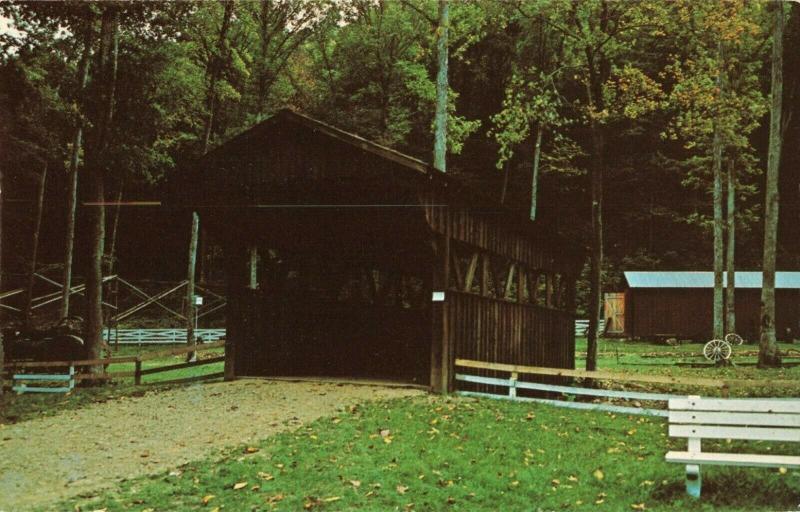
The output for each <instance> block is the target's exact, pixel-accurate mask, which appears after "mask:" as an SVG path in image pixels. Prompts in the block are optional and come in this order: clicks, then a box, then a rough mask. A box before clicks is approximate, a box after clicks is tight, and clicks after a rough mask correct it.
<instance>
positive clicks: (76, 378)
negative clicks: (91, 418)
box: [3, 340, 225, 391]
mask: <svg viewBox="0 0 800 512" xmlns="http://www.w3.org/2000/svg"><path fill="white" fill-rule="evenodd" d="M224 346H225V341H224V340H220V341H217V342H214V343H209V344H207V345H195V346H188V345H187V346H183V347H179V348H173V349H170V350H161V351H158V352H152V353H149V354H144V355H140V356H126V357H108V358H105V359H86V360H80V361H24V362H17V363H6V364H5V365H3V369H4V370H5V371H7V372H9V373H10V374H11V376H12V379H14V380H59V379H60V377H59V376H58V374H55V373H50V374H35V375H34V374H25V373H15V372H17V371H18V370H23V371H25V370H34V371H38V370H42V371H49V369H57V368H72V369H74V368H75V367H80V366H101V365H102V366H108V365H111V364H120V363H134V370H133V371H118V372H106V371H104V372H103V373H100V374H94V373H74V371H72V370H71V371H72V372H73V373H71V375H73V378H72V386H74V382H80V381H82V380H113V379H121V378H130V377H133V379H134V384H135V385H141V384H142V376H144V375H152V374H156V373H162V372H169V371H173V370H180V369H184V368H190V367H195V366H203V365H208V364H214V363H220V362H223V361H225V356H218V357H211V358H208V359H201V360H198V361H191V362H185V363H178V364H171V365H166V366H159V367H157V368H146V369H143V368H142V363H143V362H145V361H150V360H153V359H159V358H162V357H168V356H176V355H181V354H189V353H192V352H198V353H199V352H204V351H207V350H212V349H215V348H221V347H224ZM47 375H49V376H51V377H53V378H52V379H49V378H48V379H43V378H41V377H42V376H47ZM223 376H224V373H223V372H217V373H212V374H207V375H196V376H192V377H182V378H178V379H172V380H161V381H158V382H157V383H158V384H175V383H182V382H191V381H198V380H209V379H216V378H220V377H223ZM27 390H28V391H30V390H31V388H28V389H27ZM70 390H71V388H70Z"/></svg>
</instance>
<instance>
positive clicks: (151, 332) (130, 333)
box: [103, 329, 225, 345]
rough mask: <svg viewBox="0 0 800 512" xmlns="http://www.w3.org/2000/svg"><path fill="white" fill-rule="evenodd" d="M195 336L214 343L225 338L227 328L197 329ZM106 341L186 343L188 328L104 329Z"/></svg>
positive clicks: (144, 343) (124, 343)
mask: <svg viewBox="0 0 800 512" xmlns="http://www.w3.org/2000/svg"><path fill="white" fill-rule="evenodd" d="M194 335H195V338H203V342H204V343H212V342H214V341H219V340H221V339H223V338H225V329H195V330H194ZM103 339H105V341H106V343H109V344H112V345H113V344H115V343H119V344H120V345H159V344H165V345H166V344H170V343H186V329H119V330H114V329H111V330H109V329H104V330H103Z"/></svg>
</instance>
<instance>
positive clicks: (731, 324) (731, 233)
mask: <svg viewBox="0 0 800 512" xmlns="http://www.w3.org/2000/svg"><path fill="white" fill-rule="evenodd" d="M735 167H736V161H735V160H734V158H733V157H731V159H730V160H729V161H728V180H727V181H728V212H727V214H728V218H727V220H728V226H727V227H728V240H727V242H728V246H727V254H726V257H725V265H726V266H727V273H728V286H727V289H726V296H725V330H726V331H727V332H736V264H735V257H736V169H735Z"/></svg>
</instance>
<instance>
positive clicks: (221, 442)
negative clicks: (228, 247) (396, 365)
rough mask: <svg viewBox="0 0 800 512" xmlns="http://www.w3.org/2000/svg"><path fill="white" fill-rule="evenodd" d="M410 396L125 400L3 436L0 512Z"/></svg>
mask: <svg viewBox="0 0 800 512" xmlns="http://www.w3.org/2000/svg"><path fill="white" fill-rule="evenodd" d="M419 394H422V392H421V391H418V390H412V389H405V388H389V387H379V386H366V385H353V384H335V383H319V382H285V381H268V380H255V379H254V380H238V381H234V382H220V383H215V384H197V385H194V386H190V387H183V388H174V389H171V390H167V391H160V392H155V391H153V392H149V393H147V394H146V395H144V396H141V397H127V398H125V397H120V398H118V399H115V400H112V401H108V402H105V403H99V404H93V405H91V406H89V407H85V408H82V409H78V410H71V411H65V412H63V413H60V414H57V415H55V416H52V417H46V418H39V419H35V420H31V421H25V422H22V423H18V424H14V425H6V426H5V427H3V428H2V429H0V512H12V511H13V512H16V511H24V510H29V509H31V508H34V507H42V506H47V505H51V504H54V503H56V502H58V501H59V500H63V499H66V498H70V497H72V496H77V495H80V494H86V493H88V492H92V491H96V490H98V489H102V488H105V487H108V486H111V485H113V484H114V483H115V482H117V481H119V480H120V479H123V478H133V477H137V476H141V475H146V474H151V473H158V472H161V471H164V470H166V469H169V468H173V467H176V466H179V465H181V464H184V463H186V462H189V461H192V460H196V459H200V458H203V457H206V456H209V455H213V454H215V453H218V452H219V451H220V450H221V449H222V448H225V447H228V446H231V445H238V444H245V443H247V442H250V441H255V440H259V439H263V438H265V437H268V436H270V435H272V434H274V433H276V432H280V431H283V430H290V429H294V428H297V426H299V425H302V424H303V423H306V422H309V421H312V420H315V419H316V418H318V417H320V416H325V415H329V414H332V413H334V412H335V411H336V410H337V409H338V408H339V407H342V406H346V405H350V404H353V403H357V402H363V401H366V400H375V399H387V398H395V397H403V396H413V395H419Z"/></svg>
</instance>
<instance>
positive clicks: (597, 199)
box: [586, 121, 605, 371]
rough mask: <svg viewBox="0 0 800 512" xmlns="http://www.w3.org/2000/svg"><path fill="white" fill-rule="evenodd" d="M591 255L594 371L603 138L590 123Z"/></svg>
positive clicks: (593, 365) (590, 357)
mask: <svg viewBox="0 0 800 512" xmlns="http://www.w3.org/2000/svg"><path fill="white" fill-rule="evenodd" d="M591 131H592V135H591V137H592V147H593V153H594V155H592V160H593V161H594V163H593V165H592V171H591V191H592V256H591V272H590V284H591V291H590V294H589V332H588V333H587V339H586V343H587V347H586V351H587V353H586V369H587V370H589V371H594V370H596V369H597V338H598V334H599V321H600V312H601V310H602V307H601V306H602V298H603V166H604V165H605V164H604V162H603V152H604V151H605V137H604V135H603V134H602V133H601V127H600V126H598V125H597V124H596V122H595V121H592V130H591Z"/></svg>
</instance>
